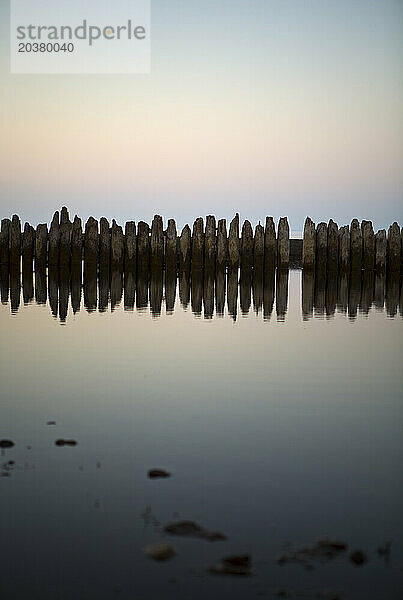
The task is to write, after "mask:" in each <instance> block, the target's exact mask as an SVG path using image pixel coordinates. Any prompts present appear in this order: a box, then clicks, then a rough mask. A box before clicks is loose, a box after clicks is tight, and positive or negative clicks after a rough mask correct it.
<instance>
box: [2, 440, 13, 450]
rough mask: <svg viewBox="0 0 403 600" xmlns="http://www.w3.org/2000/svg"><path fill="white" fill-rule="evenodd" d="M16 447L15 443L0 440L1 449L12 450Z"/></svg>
mask: <svg viewBox="0 0 403 600" xmlns="http://www.w3.org/2000/svg"><path fill="white" fill-rule="evenodd" d="M13 446H14V442H12V441H11V440H0V448H12V447H13Z"/></svg>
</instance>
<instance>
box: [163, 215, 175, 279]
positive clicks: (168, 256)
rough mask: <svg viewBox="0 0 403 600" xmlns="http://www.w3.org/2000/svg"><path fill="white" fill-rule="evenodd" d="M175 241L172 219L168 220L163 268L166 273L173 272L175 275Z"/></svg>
mask: <svg viewBox="0 0 403 600" xmlns="http://www.w3.org/2000/svg"><path fill="white" fill-rule="evenodd" d="M177 241H178V236H177V233H176V223H175V221H174V219H169V220H168V226H167V232H166V249H165V267H166V269H167V271H169V272H175V274H176V270H177V264H178V256H177V247H178V245H177Z"/></svg>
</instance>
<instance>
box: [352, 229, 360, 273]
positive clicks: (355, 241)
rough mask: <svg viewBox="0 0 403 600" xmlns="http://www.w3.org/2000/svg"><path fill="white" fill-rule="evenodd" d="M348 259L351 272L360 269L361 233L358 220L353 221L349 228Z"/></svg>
mask: <svg viewBox="0 0 403 600" xmlns="http://www.w3.org/2000/svg"><path fill="white" fill-rule="evenodd" d="M350 258H351V270H352V271H356V270H361V269H362V231H361V228H360V224H359V222H358V219H353V220H352V221H351V226H350Z"/></svg>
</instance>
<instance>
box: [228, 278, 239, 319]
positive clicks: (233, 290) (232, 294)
mask: <svg viewBox="0 0 403 600" xmlns="http://www.w3.org/2000/svg"><path fill="white" fill-rule="evenodd" d="M227 305H228V313H229V315H230V316H231V317H232V318H233V320H234V321H236V316H237V312H238V269H231V268H230V269H229V271H228V280H227Z"/></svg>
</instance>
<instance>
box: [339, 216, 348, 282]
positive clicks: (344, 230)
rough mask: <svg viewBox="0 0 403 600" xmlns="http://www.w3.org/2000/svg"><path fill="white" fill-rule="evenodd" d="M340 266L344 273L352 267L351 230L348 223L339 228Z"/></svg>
mask: <svg viewBox="0 0 403 600" xmlns="http://www.w3.org/2000/svg"><path fill="white" fill-rule="evenodd" d="M339 267H340V271H341V272H342V273H345V272H347V271H348V270H349V269H350V230H349V226H348V225H344V227H340V229H339Z"/></svg>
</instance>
